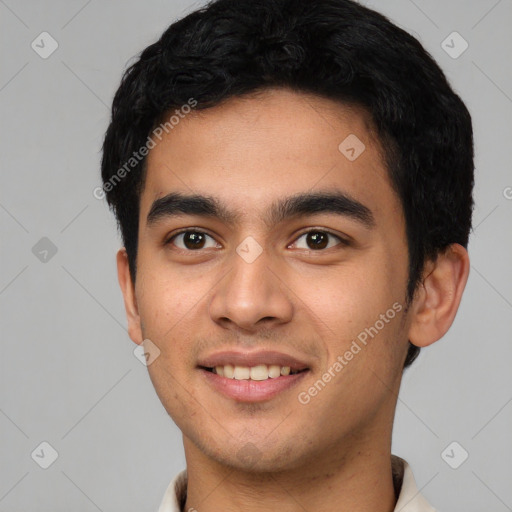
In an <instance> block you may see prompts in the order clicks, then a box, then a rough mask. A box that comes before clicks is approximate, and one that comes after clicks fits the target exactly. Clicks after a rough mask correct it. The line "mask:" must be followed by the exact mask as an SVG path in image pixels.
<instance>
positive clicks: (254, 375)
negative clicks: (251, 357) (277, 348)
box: [215, 364, 298, 380]
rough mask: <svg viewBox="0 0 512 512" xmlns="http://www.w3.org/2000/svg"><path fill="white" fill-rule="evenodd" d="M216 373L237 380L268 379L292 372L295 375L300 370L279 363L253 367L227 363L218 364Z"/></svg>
mask: <svg viewBox="0 0 512 512" xmlns="http://www.w3.org/2000/svg"><path fill="white" fill-rule="evenodd" d="M215 373H216V374H217V375H220V376H221V377H226V378H228V379H235V380H249V379H250V380H267V379H277V377H280V376H281V375H283V376H286V375H290V373H291V374H292V375H293V374H295V373H298V371H297V370H295V371H291V369H290V367H289V366H279V365H277V364H271V365H267V364H258V365H256V366H251V367H249V366H237V365H231V364H226V365H224V366H216V367H215Z"/></svg>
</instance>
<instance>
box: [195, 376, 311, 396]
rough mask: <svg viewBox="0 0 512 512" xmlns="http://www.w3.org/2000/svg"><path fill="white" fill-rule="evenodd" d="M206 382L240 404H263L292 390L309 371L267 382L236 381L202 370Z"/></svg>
mask: <svg viewBox="0 0 512 512" xmlns="http://www.w3.org/2000/svg"><path fill="white" fill-rule="evenodd" d="M200 371H201V373H202V374H203V375H204V378H205V379H206V381H207V382H208V383H209V384H210V385H211V386H212V387H213V388H214V389H215V390H216V391H218V392H219V393H222V394H223V395H225V396H227V397H229V398H232V399H234V400H237V401H239V402H263V401H264V400H269V399H271V398H273V397H274V396H276V395H278V394H279V393H281V392H283V391H286V390H287V389H290V388H291V387H293V386H295V385H296V384H297V383H298V382H299V381H301V380H302V379H303V378H304V376H305V375H306V373H308V370H306V371H302V372H300V373H295V374H294V375H281V376H280V377H277V378H275V379H267V380H250V379H247V380H236V379H228V378H227V377H222V376H220V375H217V374H216V373H213V372H209V371H208V370H204V369H202V368H201V369H200Z"/></svg>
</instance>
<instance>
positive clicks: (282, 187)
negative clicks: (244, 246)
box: [117, 89, 469, 512]
mask: <svg viewBox="0 0 512 512" xmlns="http://www.w3.org/2000/svg"><path fill="white" fill-rule="evenodd" d="M349 134H355V135H357V137H358V138H359V139H360V140H361V141H362V142H363V143H364V144H365V146H366V149H365V150H364V152H363V153H362V154H361V155H360V156H359V157H358V158H357V159H356V160H355V161H349V160H348V159H347V158H346V157H345V156H344V155H343V154H342V153H341V152H340V151H339V150H338V146H339V144H340V142H342V141H343V140H344V139H345V138H346V137H347V136H348V135H349ZM326 190H329V191H332V190H339V191H342V192H344V193H347V194H349V195H350V196H351V197H352V198H355V199H356V200H357V201H359V202H361V203H362V204H364V205H365V206H367V207H368V208H369V209H370V210H371V212H372V214H373V217H374V220H375V224H374V226H373V227H371V228H370V227H367V226H364V225H363V224H362V223H361V222H358V221H357V220H355V219H353V218H350V217H349V216H340V215H335V214H331V213H321V214H315V215H307V216H304V217H298V218H292V219H287V220H285V221H283V222H282V223H280V224H278V225H274V226H267V225H266V224H265V223H264V222H263V218H264V215H265V213H266V211H267V209H268V207H269V205H270V204H271V203H272V202H273V201H275V200H277V199H280V198H283V197H287V196H290V195H293V194H295V193H299V192H311V191H326ZM170 192H182V193H184V194H191V193H197V194H205V195H209V196H214V197H216V198H217V199H218V200H219V201H221V202H222V203H224V204H225V205H226V207H228V208H229V209H230V210H233V211H237V212H238V213H239V214H240V220H239V222H238V223H237V224H235V225H229V224H226V223H224V222H222V221H221V220H219V219H211V218H207V217H202V216H190V215H182V216H179V217H172V218H165V219H161V220H160V221H158V222H156V223H154V224H148V222H147V220H146V218H147V215H148V212H149V210H150V208H151V205H152V203H153V201H155V199H158V198H161V197H163V196H165V195H166V194H168V193H170ZM182 228H195V229H198V230H201V231H203V232H205V233H206V234H208V235H209V236H210V237H211V238H210V237H208V236H207V237H206V239H205V242H204V244H205V245H204V246H203V248H201V249H199V250H198V249H193V248H192V249H191V248H187V246H186V245H185V240H184V238H183V236H181V237H178V238H177V239H174V245H173V243H172V242H171V243H168V244H167V245H166V244H165V242H166V241H167V240H169V238H170V236H172V235H173V234H174V233H176V231H178V230H179V229H182ZM311 228H316V231H317V232H318V231H322V232H325V231H328V232H330V233H332V234H334V235H337V236H340V237H344V238H347V237H350V240H351V242H350V244H349V245H344V244H340V242H339V240H338V239H337V238H336V237H334V238H333V237H330V238H329V240H330V241H329V246H327V247H326V248H323V249H317V248H315V246H314V245H312V244H311V243H308V238H307V236H306V235H304V231H305V230H306V229H311ZM312 230H313V231H315V230H314V229H312ZM248 236H251V237H253V238H254V239H255V240H256V241H257V242H258V243H259V245H260V246H261V248H262V250H263V252H262V253H261V255H260V256H259V257H258V258H257V259H256V260H255V261H254V262H252V263H248V262H247V261H245V260H244V259H243V258H241V257H240V256H239V255H238V254H237V252H236V248H237V247H238V246H239V245H240V244H241V242H242V241H243V240H244V239H246V237H248ZM190 245H191V244H189V247H190ZM117 263H118V276H119V282H120V285H121V288H122V291H123V295H124V301H125V307H126V312H127V317H128V326H129V334H130V337H131V339H132V340H133V341H134V342H135V343H137V344H140V343H141V342H142V341H143V340H144V339H150V340H151V341H152V342H153V343H154V344H155V345H156V346H157V347H158V348H159V350H160V354H159V356H158V357H157V358H156V359H155V361H154V362H153V363H152V364H150V365H149V366H148V371H149V375H150V378H151V380H152V382H153V385H154V387H155V390H156V392H157V394H158V396H159V398H160V400H161V402H162V404H163V405H164V407H165V409H166V410H167V412H168V413H169V415H170V416H171V417H172V418H173V420H174V421H175V422H176V424H177V425H178V427H179V428H180V429H181V431H182V433H183V442H184V447H185V455H186V460H187V468H188V494H187V503H186V506H185V510H189V508H190V507H194V508H195V509H197V510H198V511H200V512H209V511H218V510H226V511H235V510H236V511H252V510H272V509H274V508H276V507H279V510H280V511H285V512H288V511H289V512H292V511H299V510H300V511H303V510H323V511H325V512H329V511H335V510H336V511H338V512H339V511H345V510H346V511H348V510H351V511H353V510H358V511H372V512H385V511H391V510H393V508H394V505H395V502H396V497H395V495H394V491H393V484H392V476H391V461H390V453H391V431H392V424H393V417H394V412H395V406H396V401H397V394H398V391H399V387H400V381H401V376H402V368H403V362H404V359H405V356H406V352H407V343H408V340H411V342H412V343H415V344H416V345H418V346H421V347H424V346H427V345H429V344H431V343H433V342H434V341H436V340H438V339H439V338H441V337H442V336H443V335H444V333H445V332H446V331H447V330H448V328H449V327H450V325H451V324H452V322H453V319H454V317H455V314H456V311H457V308H458V306H459V303H460V299H461V295H462V292H463V289H464V286H465V284H466V280H467V277H468V272H469V261H468V255H467V252H466V251H465V249H464V248H463V247H461V246H460V245H457V244H454V245H452V246H450V247H449V248H448V249H447V250H446V251H445V252H444V253H442V254H440V255H439V256H438V258H437V259H436V261H435V262H432V261H429V262H427V263H426V266H425V271H424V279H423V283H422V284H421V285H420V287H419V288H418V289H417V292H416V295H415V297H414V300H413V302H412V304H411V305H410V307H409V308H407V309H406V308H405V303H406V300H405V299H406V286H407V280H408V252H407V244H406V235H405V221H404V217H403V213H402V208H401V204H400V201H399V198H398V197H397V195H396V194H395V192H394V191H393V189H392V187H391V185H390V182H389V179H388V176H387V172H386V170H385V167H384V163H383V159H382V156H381V151H380V150H379V145H378V141H377V140H376V138H375V137H374V135H373V132H372V129H371V123H370V122H369V120H368V116H367V115H366V114H365V113H364V112H363V111H362V110H359V109H356V108H349V107H348V106H345V105H342V104H339V103H335V102H332V101H331V100H327V99H324V98H319V97H316V96H313V95H306V94H299V93H296V92H291V91H288V90H286V89H269V90H266V91H264V92H263V93H261V94H259V95H253V96H251V97H246V98H235V99H230V100H228V101H226V102H225V103H223V104H222V105H220V106H217V107H214V108H211V109H207V110H204V111H196V112H193V113H191V114H189V115H187V116H186V117H185V118H184V119H182V120H181V121H180V123H179V124H178V125H177V126H175V127H174V129H173V130H172V131H171V132H170V133H169V134H167V135H165V136H164V137H163V138H162V140H161V142H159V143H158V144H157V145H156V147H154V148H153V149H152V150H151V151H150V153H149V155H148V159H147V177H146V182H145V186H144V190H143V192H142V194H141V202H140V218H139V246H138V256H137V279H136V282H135V284H134V283H133V282H132V280H131V277H130V273H129V269H128V261H127V257H126V252H125V250H124V248H123V249H120V251H119V252H118V255H117ZM394 303H399V304H400V305H401V306H403V307H402V309H401V311H400V312H399V313H397V314H396V316H395V317H394V318H393V319H392V320H390V321H389V322H388V323H386V324H385V327H384V328H382V329H381V330H380V331H379V332H378V334H377V335H376V336H375V337H374V338H373V339H371V340H370V341H369V342H368V344H367V345H366V346H364V347H363V348H362V350H361V351H360V352H358V353H357V355H355V356H354V357H353V359H352V360H351V361H349V362H348V364H347V365H346V366H344V368H343V369H342V371H340V372H338V373H337V374H336V376H335V377H334V378H332V379H331V380H330V382H328V383H327V385H326V386H325V387H324V388H323V389H322V390H321V392H319V393H318V394H317V395H316V396H314V397H312V398H311V400H310V401H309V403H307V404H302V403H300V402H299V400H298V399H297V395H298V393H299V392H301V391H304V390H306V391H307V390H308V388H309V387H311V386H313V385H314V383H315V382H316V381H318V379H320V378H321V377H322V375H323V374H324V373H325V372H326V371H327V369H328V368H329V367H332V365H333V364H334V362H335V361H336V358H337V357H338V356H339V355H343V354H345V352H346V351H347V350H348V349H349V347H350V345H351V343H352V341H353V340H354V339H355V338H356V337H357V335H358V334H359V333H360V332H361V331H364V329H365V328H368V327H370V326H373V325H374V324H375V322H376V320H378V319H379V315H381V314H385V313H386V311H387V310H389V309H390V308H391V307H392V305H393V304H394ZM235 347H236V348H242V349H243V348H246V349H249V348H250V349H253V348H256V347H258V348H262V349H275V350H279V351H284V352H286V353H288V354H293V355H295V356H296V357H299V358H300V359H302V360H304V361H306V362H307V363H308V366H309V368H310V369H309V371H308V372H307V374H306V375H305V376H304V377H303V378H302V380H301V382H300V384H299V385H298V386H296V387H293V388H291V389H289V390H286V391H284V392H282V393H280V394H279V395H277V396H276V397H274V398H272V399H270V400H268V401H265V402H262V403H257V404H256V403H243V402H239V401H236V400H233V399H231V398H227V397H225V396H223V395H221V394H219V393H218V392H217V391H215V390H213V388H212V387H211V386H210V385H209V384H208V383H207V382H206V381H205V379H204V378H203V377H204V376H203V374H202V373H201V371H200V370H199V369H198V368H197V364H198V358H200V357H202V356H205V355H206V354H210V353H212V352H214V351H217V350H221V349H232V348H235Z"/></svg>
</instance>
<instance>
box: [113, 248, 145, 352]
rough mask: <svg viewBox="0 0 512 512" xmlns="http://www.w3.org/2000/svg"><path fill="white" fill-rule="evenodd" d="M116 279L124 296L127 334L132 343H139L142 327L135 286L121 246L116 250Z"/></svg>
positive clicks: (124, 250) (141, 338) (141, 339)
mask: <svg viewBox="0 0 512 512" xmlns="http://www.w3.org/2000/svg"><path fill="white" fill-rule="evenodd" d="M117 279H118V280H119V285H120V286H121V291H122V292H123V298H124V308H125V310H126V318H127V320H128V334H129V335H130V338H131V339H132V341H133V342H134V343H136V344H137V345H140V344H141V343H142V341H143V339H144V338H143V336H142V329H141V326H140V317H139V310H138V308H137V299H136V297H135V287H134V284H133V282H132V277H131V275H130V266H129V264H128V255H127V253H126V249H125V248H124V247H122V248H121V249H119V251H117Z"/></svg>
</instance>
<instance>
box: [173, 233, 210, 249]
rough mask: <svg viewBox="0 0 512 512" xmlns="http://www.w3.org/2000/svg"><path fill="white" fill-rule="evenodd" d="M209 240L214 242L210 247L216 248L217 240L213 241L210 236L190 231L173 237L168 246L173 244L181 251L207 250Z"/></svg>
mask: <svg viewBox="0 0 512 512" xmlns="http://www.w3.org/2000/svg"><path fill="white" fill-rule="evenodd" d="M208 239H211V240H212V241H213V245H210V247H215V246H216V243H215V240H213V238H212V237H211V236H210V235H208V234H206V233H203V232H202V231H192V230H188V231H182V232H181V233H178V234H176V235H174V236H172V237H171V238H170V239H169V240H168V241H167V242H166V244H171V243H172V244H174V245H176V247H178V248H179V249H183V250H190V251H194V250H198V249H204V248H206V243H207V241H208Z"/></svg>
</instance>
